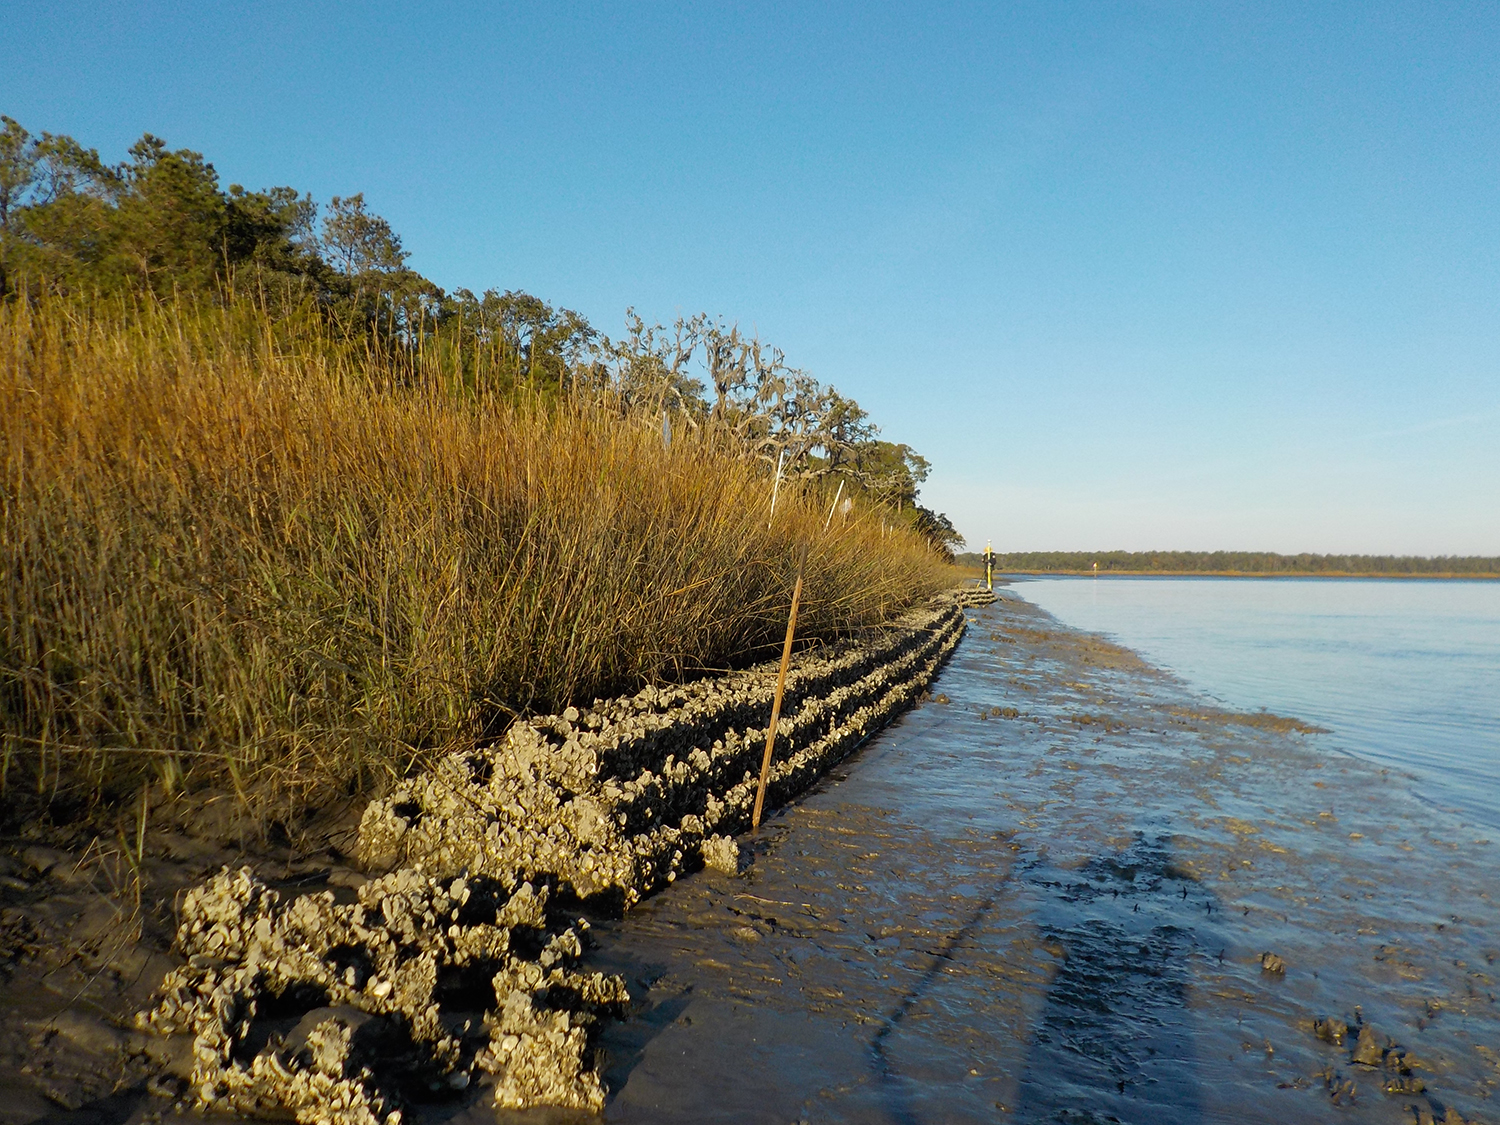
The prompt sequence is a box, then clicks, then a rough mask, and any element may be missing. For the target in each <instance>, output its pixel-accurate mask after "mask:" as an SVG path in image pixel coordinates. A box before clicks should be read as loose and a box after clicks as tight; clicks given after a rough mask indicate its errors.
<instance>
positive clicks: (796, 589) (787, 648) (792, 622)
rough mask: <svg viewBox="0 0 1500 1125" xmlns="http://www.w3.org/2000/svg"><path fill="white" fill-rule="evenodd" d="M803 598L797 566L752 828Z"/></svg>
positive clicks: (759, 807)
mask: <svg viewBox="0 0 1500 1125" xmlns="http://www.w3.org/2000/svg"><path fill="white" fill-rule="evenodd" d="M801 600H802V567H800V566H799V567H797V583H796V585H795V586H793V587H792V612H791V614H790V615H789V616H788V617H787V619H786V643H785V644H784V645H782V646H781V671H780V672H778V673H777V674H776V698H775V699H774V700H772V702H771V725H770V726H769V727H768V728H766V752H765V754H764V755H763V756H762V757H761V760H760V784H759V785H758V786H756V789H755V813H754V815H753V816H752V817H751V818H750V827H751V829H758V828H759V827H760V813H761V810H762V809H763V808H764V807H765V804H766V782H767V781H768V780H769V779H770V776H771V747H772V746H774V745H775V744H776V722H777V720H779V719H780V718H781V693H782V692H783V691H784V690H785V689H786V669H787V665H788V664H790V663H791V661H792V635H793V634H794V633H795V632H796V631H797V603H798V602H800V601H801Z"/></svg>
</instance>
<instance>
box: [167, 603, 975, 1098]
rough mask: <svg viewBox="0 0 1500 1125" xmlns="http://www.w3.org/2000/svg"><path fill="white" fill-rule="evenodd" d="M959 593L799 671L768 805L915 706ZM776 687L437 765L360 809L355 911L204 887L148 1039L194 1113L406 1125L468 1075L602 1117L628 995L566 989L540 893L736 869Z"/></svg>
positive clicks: (527, 729)
mask: <svg viewBox="0 0 1500 1125" xmlns="http://www.w3.org/2000/svg"><path fill="white" fill-rule="evenodd" d="M974 600H988V595H985V594H983V592H980V593H978V594H974V593H973V592H970V593H969V594H968V595H948V596H946V597H944V598H942V599H939V600H937V601H935V602H934V603H933V604H931V605H930V606H928V607H926V608H924V609H922V610H919V611H916V612H913V613H911V614H909V615H907V616H906V617H905V618H902V619H901V620H900V621H898V622H897V623H896V624H895V625H894V626H893V627H891V628H889V629H887V630H885V631H884V632H883V633H882V634H881V635H880V636H879V637H878V638H877V639H875V640H874V641H872V642H869V643H866V644H850V645H845V646H840V647H838V648H835V649H832V650H819V651H814V652H811V653H806V654H803V655H802V656H800V657H798V658H796V660H795V661H794V662H793V666H792V668H791V670H790V672H789V675H788V678H787V687H786V696H785V699H784V702H783V712H782V718H781V721H780V724H779V725H778V733H777V739H776V754H775V760H774V765H773V769H772V771H771V779H770V792H769V803H770V804H771V805H775V804H777V803H779V802H781V801H784V800H786V799H787V798H789V797H791V796H793V795H794V794H796V793H797V792H799V791H800V790H802V789H803V788H805V787H806V786H807V785H808V784H809V783H811V782H812V781H813V780H814V779H815V778H816V777H817V776H818V775H819V774H820V773H821V772H822V771H823V770H825V769H826V768H827V767H828V766H829V765H831V764H833V763H834V762H835V761H837V760H838V759H839V758H841V757H843V756H844V755H845V754H847V753H848V752H849V751H850V750H852V749H853V748H854V747H855V746H857V745H858V744H859V743H860V742H861V741H863V739H865V738H866V737H868V735H869V734H870V733H872V732H873V731H875V730H876V729H878V728H879V727H880V726H882V725H884V724H885V723H886V722H888V721H889V720H890V719H891V718H892V717H894V716H895V715H896V714H897V713H898V712H899V711H900V710H901V709H903V708H904V707H906V706H907V705H909V704H910V703H911V702H912V701H913V700H914V699H916V698H917V696H918V695H919V694H920V693H921V692H922V691H924V690H925V688H926V686H927V684H928V683H929V682H930V681H931V679H932V676H933V675H934V674H935V672H936V671H937V669H938V667H939V666H940V665H941V663H942V662H943V660H944V659H945V658H946V657H947V656H948V654H949V653H951V652H952V650H953V648H954V646H955V645H956V644H957V643H958V640H959V638H960V637H961V636H962V633H963V628H964V618H963V613H962V606H963V605H964V604H968V603H971V602H972V601H974ZM775 673H776V666H775V665H774V664H768V665H762V666H760V667H757V668H752V669H750V670H748V671H744V672H737V673H732V674H730V675H727V676H723V677H720V678H717V679H713V680H705V681H702V682H699V683H694V684H689V685H684V686H678V687H671V688H648V689H646V690H645V691H642V692H640V693H638V694H637V695H635V696H631V697H628V698H621V699H614V700H609V701H596V702H595V704H594V706H593V707H591V708H589V709H587V710H585V711H582V712H580V711H578V710H576V709H574V708H571V707H570V708H568V709H567V710H566V711H565V712H563V714H561V715H552V716H547V717H545V718H541V719H533V720H530V721H528V722H526V723H523V724H518V725H517V726H516V727H514V728H513V729H512V730H511V732H510V733H509V734H508V735H507V737H506V738H505V739H504V740H503V741H502V742H501V743H500V744H498V745H497V746H494V747H492V748H488V749H482V750H476V751H472V752H467V753H460V754H454V755H451V756H450V757H448V758H446V759H445V760H443V761H442V762H440V763H439V765H438V766H437V767H436V768H435V769H434V770H433V771H432V772H431V773H429V774H428V775H426V776H424V777H422V778H419V779H416V780H414V781H412V782H410V783H408V784H407V785H406V786H405V787H403V788H402V789H401V790H399V791H398V792H396V793H393V794H392V795H391V796H390V797H388V798H386V799H384V800H380V801H374V802H372V803H371V804H370V806H369V807H368V809H367V810H366V813H365V816H364V818H363V821H362V823H361V829H360V846H361V852H362V860H363V862H364V864H365V866H366V869H367V870H371V871H373V872H374V873H376V876H377V877H374V878H371V879H370V880H368V881H367V882H365V883H364V884H363V885H362V886H361V887H360V888H359V889H358V892H357V897H356V898H355V901H352V902H342V903H341V902H339V901H338V900H337V898H336V895H335V893H334V892H333V891H323V892H320V893H315V894H304V895H301V896H300V897H285V896H283V895H282V894H280V893H279V892H278V891H276V890H275V889H274V888H272V887H270V886H268V885H267V884H266V882H264V881H263V880H262V879H260V878H258V877H257V876H256V875H255V874H254V873H253V872H252V871H251V870H250V869H248V868H244V869H241V870H239V871H230V870H228V869H227V868H226V869H225V870H224V871H223V872H222V873H221V874H220V875H218V876H216V877H215V878H213V879H211V880H209V881H208V882H207V883H205V884H203V885H202V886H200V887H198V888H196V889H195V890H194V891H193V892H192V893H191V894H189V895H188V896H187V898H186V900H185V901H184V902H183V904H182V908H181V924H180V927H179V930H178V936H177V943H178V948H179V952H180V953H181V954H182V955H183V956H184V958H185V959H186V964H184V965H183V966H182V967H180V968H178V969H176V970H174V971H173V972H171V973H170V974H168V976H167V979H166V981H165V982H164V984H163V986H162V989H161V992H160V993H159V996H158V1003H157V1006H156V1007H155V1008H154V1009H153V1010H152V1011H150V1012H147V1013H143V1014H142V1015H141V1017H140V1020H139V1022H140V1024H141V1026H142V1027H143V1028H146V1029H150V1030H154V1031H157V1032H159V1033H161V1034H164V1035H172V1034H178V1035H190V1036H192V1039H193V1052H192V1062H191V1073H190V1075H189V1078H190V1086H189V1091H188V1095H187V1097H188V1100H189V1101H190V1102H192V1103H193V1104H194V1105H195V1106H196V1107H197V1108H199V1109H207V1110H217V1111H230V1112H235V1113H241V1114H255V1115H270V1116H278V1115H284V1114H286V1113H288V1112H290V1113H291V1114H293V1115H294V1116H295V1117H296V1118H297V1120H299V1121H302V1122H307V1123H312V1122H317V1123H319V1125H323V1123H333V1122H340V1123H342V1122H348V1123H350V1125H356V1123H357V1125H399V1122H400V1120H401V1115H402V1109H401V1106H402V1105H403V1104H405V1103H406V1102H408V1101H410V1100H412V1099H416V1100H418V1101H427V1100H430V1099H433V1098H439V1099H441V1098H444V1097H449V1098H451V1097H466V1096H470V1095H469V1094H466V1093H464V1092H465V1091H468V1090H469V1088H470V1087H471V1085H473V1084H475V1083H476V1082H481V1083H484V1084H486V1085H488V1086H489V1087H490V1088H491V1090H492V1094H491V1096H492V1099H493V1101H494V1104H496V1105H497V1106H501V1107H505V1108H526V1107H529V1106H538V1105H551V1106H561V1107H567V1108H572V1109H581V1110H594V1111H597V1110H598V1109H600V1108H601V1107H602V1105H603V1102H604V1088H603V1085H602V1083H601V1081H600V1078H599V1075H598V1072H597V1070H596V1069H595V1065H594V1062H593V1057H592V1050H591V1031H592V1028H593V1027H594V1026H595V1025H596V1024H597V1021H598V1020H599V1019H600V1018H607V1017H608V1016H609V1015H610V1014H611V1013H612V1012H615V1011H617V1010H619V1007H620V1006H621V1005H623V1004H624V1003H626V1002H627V1001H628V996H627V995H626V992H625V988H624V985H623V982H622V981H620V980H619V979H618V978H615V977H608V976H604V975H602V974H598V973H588V972H584V971H582V970H580V968H579V967H578V962H579V958H580V956H581V954H582V950H583V944H582V942H583V934H582V931H584V930H586V929H587V925H586V923H585V922H584V921H583V920H581V919H579V920H577V921H576V922H571V923H570V922H569V921H568V919H567V918H566V916H565V915H563V914H562V912H561V910H560V909H559V908H558V906H557V903H556V894H557V891H559V890H563V891H566V892H568V893H570V894H572V895H576V896H579V897H584V898H590V897H592V898H600V897H603V898H606V899H609V900H612V901H613V902H615V903H616V904H617V905H619V906H621V907H628V906H629V905H630V904H632V903H634V902H635V901H637V900H638V899H639V898H640V897H641V896H642V895H644V894H647V893H649V892H650V891H652V890H653V889H655V888H658V887H660V886H662V885H663V884H664V883H667V882H670V881H671V880H673V879H675V878H676V877H677V875H678V874H679V873H681V872H683V871H685V870H688V869H691V868H692V867H695V866H698V865H700V864H702V863H705V862H707V863H709V864H711V865H713V866H715V867H718V868H721V869H726V870H733V869H734V868H735V866H736V864H737V862H738V857H739V852H738V848H737V845H736V844H735V843H734V841H733V840H732V839H731V837H732V835H733V834H735V833H737V832H740V831H743V830H744V829H745V828H748V827H749V820H750V810H751V805H752V803H753V801H754V798H755V785H756V780H757V777H758V773H759V768H760V757H761V754H762V751H763V749H764V745H765V727H766V724H767V723H768V722H769V715H770V708H771V697H772V693H773V691H774V686H775ZM382 871H387V872H388V873H386V874H379V872H382ZM346 897H347V896H346ZM549 898H550V899H552V901H551V902H550V903H549Z"/></svg>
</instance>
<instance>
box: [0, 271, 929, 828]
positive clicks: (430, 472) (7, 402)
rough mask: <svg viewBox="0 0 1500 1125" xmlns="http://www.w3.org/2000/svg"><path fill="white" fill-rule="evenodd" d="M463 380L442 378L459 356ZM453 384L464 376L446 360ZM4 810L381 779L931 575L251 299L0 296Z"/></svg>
mask: <svg viewBox="0 0 1500 1125" xmlns="http://www.w3.org/2000/svg"><path fill="white" fill-rule="evenodd" d="M459 358H460V360H461V359H462V357H459ZM460 369H462V365H461V364H460ZM0 471H3V479H4V488H3V504H4V508H3V513H0V551H3V557H4V565H5V568H6V581H5V583H4V586H3V589H0V599H3V601H0V708H3V735H0V737H3V740H4V746H3V761H0V771H3V781H0V784H3V787H4V792H5V794H6V799H7V802H8V803H9V804H10V805H11V807H12V809H13V810H15V809H17V808H20V807H22V806H26V807H32V806H34V805H35V804H36V803H37V802H40V803H41V804H42V805H44V806H45V805H51V806H52V807H53V808H54V809H55V808H56V807H57V805H58V803H59V802H63V803H67V802H73V803H74V804H75V805H76V804H78V803H79V802H82V803H83V804H84V805H92V806H93V807H96V808H98V807H104V808H110V807H113V808H116V809H118V808H121V807H126V806H125V805H124V802H127V801H131V800H135V799H136V798H135V794H136V793H138V792H139V791H140V789H141V786H142V784H143V783H146V782H152V783H155V785H156V787H157V788H158V789H160V790H164V791H165V793H166V794H167V795H171V794H173V793H178V792H181V791H183V790H185V789H192V788H195V787H202V786H205V785H213V786H232V787H233V788H234V790H235V791H236V792H237V793H239V794H240V796H241V797H242V798H243V799H244V800H245V801H246V802H247V803H248V804H250V805H255V806H257V807H262V808H273V807H283V806H285V805H286V804H287V803H288V802H291V803H298V802H303V803H305V802H307V801H308V800H314V801H316V800H317V799H318V797H319V794H320V793H323V792H326V791H327V790H328V789H329V788H330V787H337V788H338V789H339V790H341V791H343V792H354V791H358V790H360V789H367V788H371V787H378V786H379V785H380V784H381V783H382V782H383V781H384V780H385V779H388V778H390V777H392V776H394V775H399V774H403V773H406V772H408V771H410V770H411V769H414V768H417V767H419V766H420V765H421V764H422V763H423V762H424V761H425V760H427V759H428V758H430V756H432V755H433V754H435V753H437V752H439V751H441V750H444V749H447V748H451V747H456V746H460V745H464V744H468V743H472V742H473V741H475V740H480V739H484V738H488V737H494V736H496V735H498V734H499V733H500V732H501V731H502V730H503V729H504V727H505V725H506V724H507V723H508V722H509V721H510V720H511V718H512V717H514V716H515V715H517V714H521V713H526V712H534V711H541V710H550V709H555V708H559V707H561V706H564V705H566V704H567V703H569V702H575V701H585V702H586V701H588V700H591V699H593V698H594V697H596V696H599V695H605V694H609V693H614V692H619V691H624V690H632V689H634V688H637V687H639V686H641V685H642V684H645V683H648V682H655V681H661V680H671V679H677V678H681V677H688V676H692V675H695V674H697V673H700V672H702V671H704V670H708V669H718V668H725V667H730V666H737V665H743V664H745V663H747V662H749V661H752V660H755V659H762V658H765V657H767V656H769V655H770V654H772V653H773V652H774V650H775V649H776V646H777V644H778V642H779V639H780V636H781V632H782V630H783V629H784V627H785V615H786V609H787V599H788V597H789V594H790V590H791V585H792V577H793V576H792V573H791V570H792V567H793V566H794V565H795V564H794V560H795V559H796V558H797V557H798V555H799V553H800V552H801V550H802V548H803V547H805V548H806V550H807V575H806V580H805V593H804V598H803V611H802V624H801V626H800V629H799V633H800V635H801V637H803V638H804V639H805V640H806V641H808V642H815V641H817V640H830V639H833V638H836V637H840V636H846V635H850V634H853V633H857V632H858V631H860V630H863V629H867V628H870V627H872V626H876V625H878V624H879V623H880V622H882V621H884V620H886V619H888V618H889V617H890V616H891V615H892V614H894V613H895V612H897V611H898V610H900V609H901V608H903V607H905V606H907V605H909V604H910V603H912V602H913V601H914V600H916V599H918V598H919V597H921V596H923V595H925V594H927V593H928V592H930V591H932V590H933V589H935V588H937V587H938V586H940V585H941V584H943V583H944V581H945V579H946V573H947V572H946V570H945V568H944V567H943V566H942V565H941V564H940V563H939V562H938V561H937V559H936V558H935V557H934V556H933V555H932V553H931V552H930V551H929V550H928V549H927V548H926V547H925V546H924V545H923V544H922V543H921V542H920V541H919V540H917V539H916V538H915V537H914V536H911V535H909V534H907V533H905V532H891V531H888V530H887V529H886V528H885V526H884V524H883V523H882V521H881V519H880V514H879V512H878V511H864V512H861V511H858V510H857V511H855V512H854V513H853V514H852V515H850V516H848V517H843V518H836V519H834V520H833V521H832V523H831V525H830V526H829V527H828V528H827V529H826V530H825V527H824V523H825V516H826V509H827V505H828V500H827V497H826V496H823V495H822V494H821V493H819V492H817V491H816V490H814V489H802V490H799V489H797V488H794V487H789V486H788V485H787V484H786V483H785V482H783V484H782V487H781V494H780V497H779V499H778V501H777V506H776V514H775V520H774V523H773V524H772V526H771V527H770V528H769V529H768V527H767V516H768V509H769V506H770V494H771V480H770V477H769V474H768V473H766V472H765V471H764V470H763V469H762V468H761V467H759V466H757V465H754V464H750V463H747V462H745V461H744V460H742V459H741V458H739V457H737V456H735V455H734V454H733V452H732V451H731V450H729V449H726V448H722V447H720V446H718V445H716V444H715V442H714V440H713V437H712V435H711V434H709V435H706V436H695V437H686V436H684V437H680V438H679V439H678V440H676V441H674V442H673V443H672V444H671V445H670V447H669V448H668V447H665V446H664V443H663V441H662V436H661V424H660V420H659V419H654V420H652V419H633V418H630V417H627V416H622V415H621V414H620V413H618V412H615V411H611V410H609V409H607V408H606V407H600V406H599V405H597V404H595V405H583V404H580V403H577V402H574V401H570V400H568V399H567V398H565V397H559V396H557V395H553V396H551V397H549V398H545V399H542V398H536V399H528V398H526V397H525V396H524V395H522V396H519V397H518V396H516V395H514V394H512V395H510V396H508V397H507V398H505V399H501V398H487V397H485V396H483V395H478V394H475V393H473V392H472V391H469V390H462V389H457V388H456V385H452V384H451V381H450V380H447V379H445V378H444V377H443V376H442V374H441V372H438V371H435V370H428V369H427V368H426V367H424V366H423V363H422V360H421V359H420V358H417V359H398V358H392V357H390V356H382V355H379V354H377V353H375V352H374V351H372V350H371V349H370V348H369V347H368V346H366V345H365V344H363V343H361V342H360V341H358V340H348V339H339V338H335V337H334V336H332V335H331V334H330V333H329V331H328V330H327V329H326V328H325V327H324V326H323V322H322V320H321V319H320V318H318V317H317V316H316V315H315V314H314V313H313V312H312V311H307V310H305V311H303V312H302V313H295V312H286V311H283V312H281V313H278V315H276V316H272V315H269V314H268V313H267V311H266V310H265V309H264V308H263V307H260V306H257V305H256V304H254V303H253V302H250V301H240V302H236V303H234V304H232V305H230V306H229V307H197V306H194V305H192V304H190V303H186V302H176V303H173V302H167V303H153V302H149V301H148V302H144V303H143V302H140V301H119V302H114V303H110V302H105V301H97V300H96V301H93V302H86V303H78V302H72V303H69V302H62V301H56V302H51V303H43V304H41V305H39V306H28V305H27V304H25V303H16V302H13V303H8V304H4V305H0Z"/></svg>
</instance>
